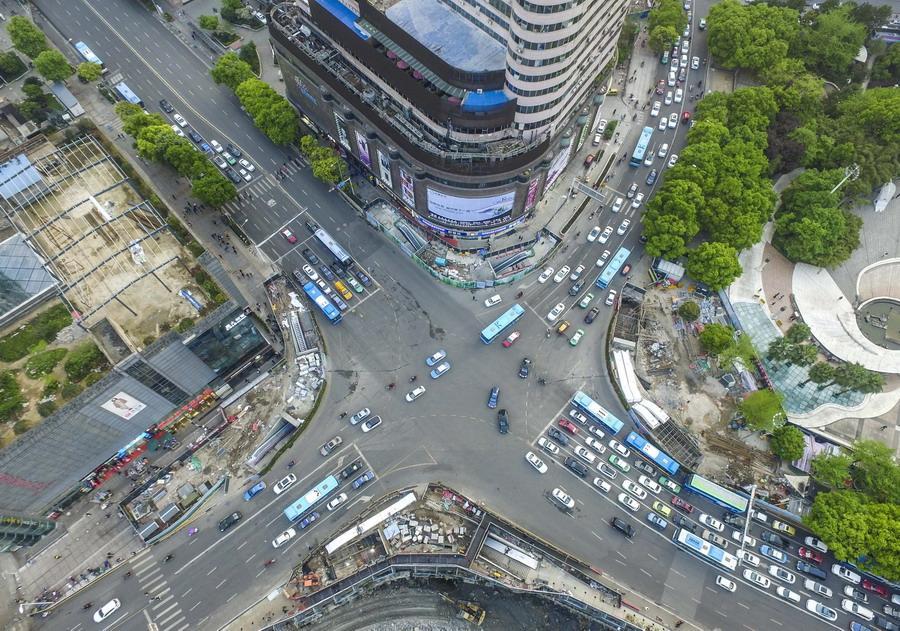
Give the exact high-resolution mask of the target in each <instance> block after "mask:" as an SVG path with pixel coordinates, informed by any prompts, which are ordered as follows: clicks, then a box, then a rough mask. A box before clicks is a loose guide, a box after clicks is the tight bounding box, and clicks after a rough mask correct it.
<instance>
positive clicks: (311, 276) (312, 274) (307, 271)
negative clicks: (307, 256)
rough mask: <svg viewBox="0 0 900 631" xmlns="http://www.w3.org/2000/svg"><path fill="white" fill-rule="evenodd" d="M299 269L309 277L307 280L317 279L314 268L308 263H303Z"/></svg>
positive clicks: (314, 280) (313, 280)
mask: <svg viewBox="0 0 900 631" xmlns="http://www.w3.org/2000/svg"><path fill="white" fill-rule="evenodd" d="M301 269H302V270H303V273H304V274H306V277H307V278H309V280H311V281H312V282H316V281H317V280H319V275H318V274H317V273H316V270H314V269H313V268H312V267H310V266H309V265H307V264H305V263H304V264H303V267H302V268H301Z"/></svg>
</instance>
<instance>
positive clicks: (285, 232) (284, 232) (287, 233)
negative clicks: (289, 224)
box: [281, 228, 297, 243]
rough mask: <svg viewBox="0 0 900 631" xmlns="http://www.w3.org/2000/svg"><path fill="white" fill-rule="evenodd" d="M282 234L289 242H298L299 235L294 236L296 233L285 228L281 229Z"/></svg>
mask: <svg viewBox="0 0 900 631" xmlns="http://www.w3.org/2000/svg"><path fill="white" fill-rule="evenodd" d="M281 236H283V237H284V238H285V239H287V242H288V243H297V237H295V236H294V233H293V232H291V231H290V230H288V229H287V228H285V229H284V230H282V231H281Z"/></svg>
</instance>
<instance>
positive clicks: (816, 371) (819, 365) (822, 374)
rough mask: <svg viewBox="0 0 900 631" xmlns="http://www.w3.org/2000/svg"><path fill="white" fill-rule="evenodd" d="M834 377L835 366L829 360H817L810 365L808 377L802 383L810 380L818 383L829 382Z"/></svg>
mask: <svg viewBox="0 0 900 631" xmlns="http://www.w3.org/2000/svg"><path fill="white" fill-rule="evenodd" d="M832 379H834V366H832V365H831V364H829V363H828V362H816V363H815V364H813V365H812V366H810V367H809V372H808V373H807V379H806V381H804V382H803V383H801V384H800V385H801V386H805V385H806V384H808V383H809V382H810V381H812V382H813V383H817V384H823V383H828V382H829V381H831V380H832Z"/></svg>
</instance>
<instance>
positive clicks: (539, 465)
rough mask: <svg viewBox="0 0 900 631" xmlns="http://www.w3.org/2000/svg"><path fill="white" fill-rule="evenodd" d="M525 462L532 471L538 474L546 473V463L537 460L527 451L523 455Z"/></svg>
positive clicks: (532, 453)
mask: <svg viewBox="0 0 900 631" xmlns="http://www.w3.org/2000/svg"><path fill="white" fill-rule="evenodd" d="M525 460H527V461H528V464H530V465H531V466H532V467H534V470H535V471H537V472H538V473H547V465H546V463H544V461H543V460H541V459H540V458H538V457H537V456H536V455H535V453H534V452H533V451H529V452H528V453H526V454H525Z"/></svg>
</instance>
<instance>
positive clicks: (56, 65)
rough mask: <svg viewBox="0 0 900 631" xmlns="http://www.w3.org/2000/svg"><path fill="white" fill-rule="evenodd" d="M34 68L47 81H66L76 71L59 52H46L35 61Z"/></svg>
mask: <svg viewBox="0 0 900 631" xmlns="http://www.w3.org/2000/svg"><path fill="white" fill-rule="evenodd" d="M34 68H35V70H37V71H38V73H39V74H40V75H41V76H42V77H44V78H45V79H46V80H47V81H65V80H66V79H68V78H69V77H71V76H72V75H73V74H74V73H75V71H74V70H73V69H72V66H70V65H69V62H68V61H67V60H66V58H65V57H64V56H63V54H62V53H61V52H59V51H58V50H45V51H43V52H41V54H39V55H38V56H37V57H35V59H34Z"/></svg>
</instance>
